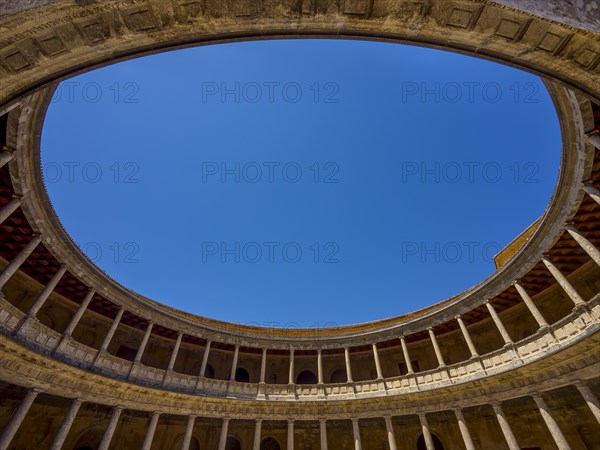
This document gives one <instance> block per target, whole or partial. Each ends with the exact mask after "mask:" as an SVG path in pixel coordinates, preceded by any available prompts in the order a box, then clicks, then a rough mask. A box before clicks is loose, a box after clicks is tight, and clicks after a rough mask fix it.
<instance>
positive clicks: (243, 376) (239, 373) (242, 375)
mask: <svg viewBox="0 0 600 450" xmlns="http://www.w3.org/2000/svg"><path fill="white" fill-rule="evenodd" d="M235 381H239V382H240V383H250V374H249V373H248V371H247V370H246V369H244V368H242V367H238V368H237V369H236V370H235Z"/></svg>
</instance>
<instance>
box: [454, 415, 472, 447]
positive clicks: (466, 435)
mask: <svg viewBox="0 0 600 450" xmlns="http://www.w3.org/2000/svg"><path fill="white" fill-rule="evenodd" d="M454 414H455V415H456V420H457V421H458V427H459V428H460V434H461V435H462V438H463V441H464V442H465V448H466V449H467V450H475V445H474V444H473V439H472V438H471V433H470V432H469V428H468V427H467V422H465V417H464V416H463V413H462V410H461V409H460V408H458V407H457V408H454Z"/></svg>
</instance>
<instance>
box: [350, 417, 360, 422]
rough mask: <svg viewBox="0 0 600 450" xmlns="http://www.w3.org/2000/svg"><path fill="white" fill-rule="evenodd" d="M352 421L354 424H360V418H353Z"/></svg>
mask: <svg viewBox="0 0 600 450" xmlns="http://www.w3.org/2000/svg"><path fill="white" fill-rule="evenodd" d="M350 420H351V421H352V423H358V420H359V418H358V417H351V418H350Z"/></svg>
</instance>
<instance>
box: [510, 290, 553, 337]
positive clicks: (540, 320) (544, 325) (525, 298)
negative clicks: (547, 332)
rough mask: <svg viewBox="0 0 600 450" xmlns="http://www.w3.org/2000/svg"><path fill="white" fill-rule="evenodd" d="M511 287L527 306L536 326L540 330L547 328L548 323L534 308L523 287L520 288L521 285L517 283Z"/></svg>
mask: <svg viewBox="0 0 600 450" xmlns="http://www.w3.org/2000/svg"><path fill="white" fill-rule="evenodd" d="M513 285H514V286H515V289H516V290H517V292H518V293H519V295H520V296H521V298H522V299H523V302H524V303H525V305H526V306H527V309H529V312H531V315H532V316H533V318H534V319H535V321H536V322H537V324H538V326H539V327H540V328H547V327H548V322H546V319H544V316H542V313H541V312H540V310H539V309H537V306H535V303H533V300H532V299H531V297H530V296H529V294H528V293H527V291H525V289H524V288H523V286H521V284H520V283H519V282H518V281H515V282H514V283H513Z"/></svg>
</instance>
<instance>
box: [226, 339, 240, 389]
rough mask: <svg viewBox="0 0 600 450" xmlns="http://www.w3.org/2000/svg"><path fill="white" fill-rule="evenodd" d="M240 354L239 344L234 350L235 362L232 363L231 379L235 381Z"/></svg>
mask: <svg viewBox="0 0 600 450" xmlns="http://www.w3.org/2000/svg"><path fill="white" fill-rule="evenodd" d="M239 356H240V346H239V344H236V345H235V350H234V351H233V362H232V363H231V373H230V374H229V381H235V372H236V370H237V363H238V358H239Z"/></svg>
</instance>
